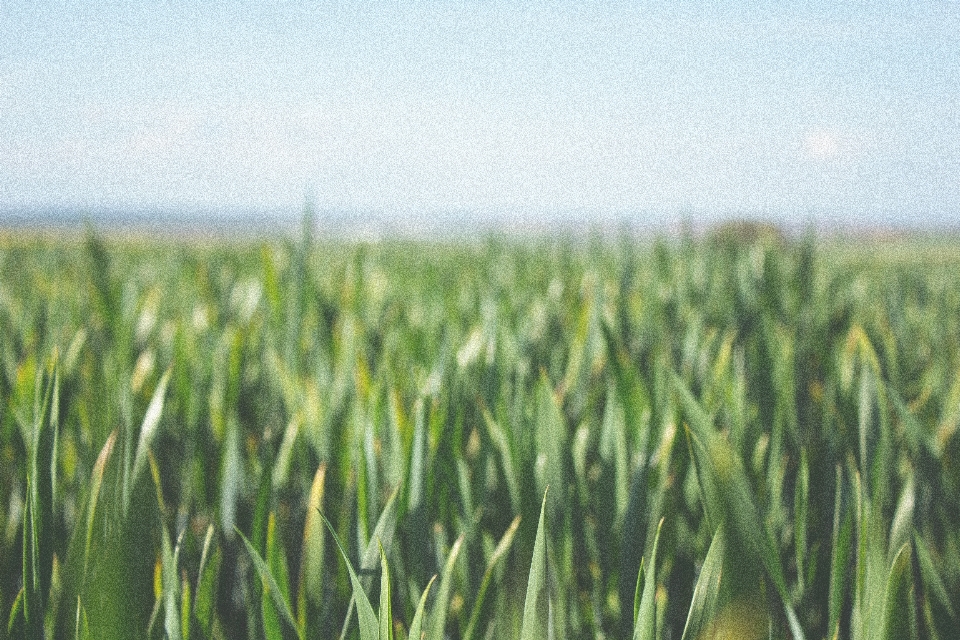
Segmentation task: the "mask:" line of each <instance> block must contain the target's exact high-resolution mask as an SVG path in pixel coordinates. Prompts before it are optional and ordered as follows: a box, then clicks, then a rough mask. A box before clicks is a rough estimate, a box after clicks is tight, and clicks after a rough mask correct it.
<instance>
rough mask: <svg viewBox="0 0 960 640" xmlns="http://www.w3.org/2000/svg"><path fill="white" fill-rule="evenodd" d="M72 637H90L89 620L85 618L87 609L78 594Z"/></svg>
mask: <svg viewBox="0 0 960 640" xmlns="http://www.w3.org/2000/svg"><path fill="white" fill-rule="evenodd" d="M73 637H74V639H75V640H89V639H90V622H89V621H88V620H87V610H86V609H84V608H83V604H82V603H81V602H80V596H77V615H76V618H75V621H74V634H73Z"/></svg>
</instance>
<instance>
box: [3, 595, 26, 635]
mask: <svg viewBox="0 0 960 640" xmlns="http://www.w3.org/2000/svg"><path fill="white" fill-rule="evenodd" d="M23 592H24V589H23V587H20V591H18V592H17V597H16V599H15V600H14V601H13V606H12V607H11V608H10V617H9V618H7V635H8V636H10V637H11V638H22V637H23V636H24V633H25V630H24V628H23V626H24V625H23V623H24V618H23Z"/></svg>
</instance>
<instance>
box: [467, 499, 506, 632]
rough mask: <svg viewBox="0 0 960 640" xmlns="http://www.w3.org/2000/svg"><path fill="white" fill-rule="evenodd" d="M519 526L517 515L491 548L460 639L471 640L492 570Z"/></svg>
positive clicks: (491, 576)
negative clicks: (468, 618) (468, 619)
mask: <svg viewBox="0 0 960 640" xmlns="http://www.w3.org/2000/svg"><path fill="white" fill-rule="evenodd" d="M519 527H520V516H517V517H516V518H514V519H513V522H511V523H510V526H509V527H507V530H506V532H505V533H504V534H503V537H502V538H500V542H498V543H497V547H496V548H495V549H494V550H493V553H492V554H490V559H489V560H488V561H487V568H486V570H485V571H484V572H483V579H482V580H481V581H480V589H479V590H478V591H477V599H476V600H475V601H474V603H473V610H472V611H471V612H470V622H469V623H468V624H467V630H466V631H465V632H464V634H463V639H462V640H471V638H472V637H473V633H474V631H475V630H476V627H477V623H478V622H479V620H480V613H481V612H482V611H483V603H484V601H485V600H486V596H487V589H488V588H489V587H490V581H491V579H492V578H493V571H494V569H495V568H496V566H497V563H498V562H499V561H500V558H502V557H503V556H505V555H506V553H507V551H509V550H510V546H511V545H512V544H513V539H514V537H515V536H516V533H517V529H518V528H519Z"/></svg>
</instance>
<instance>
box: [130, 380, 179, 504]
mask: <svg viewBox="0 0 960 640" xmlns="http://www.w3.org/2000/svg"><path fill="white" fill-rule="evenodd" d="M171 371H172V370H171V369H167V370H166V372H164V374H163V377H161V378H160V382H159V383H158V384H157V388H156V389H155V390H154V392H153V396H152V397H151V398H150V404H149V405H147V411H146V413H145V414H144V416H143V424H142V425H141V426H140V438H139V441H138V442H137V453H136V455H135V456H134V458H133V471H132V472H131V473H130V478H129V482H130V485H128V486H127V487H126V488H125V491H124V496H125V502H128V501H129V500H130V491H131V490H130V486H132V485H133V484H134V483H136V482H137V479H138V478H139V477H140V473H141V472H142V471H143V468H144V465H146V463H147V451H148V450H149V449H150V445H152V444H153V439H154V438H155V437H156V435H157V428H158V427H159V426H160V416H161V414H162V413H163V402H164V398H165V397H166V395H167V385H168V384H169V382H170V373H171Z"/></svg>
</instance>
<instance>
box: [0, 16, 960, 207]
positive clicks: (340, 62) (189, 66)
mask: <svg viewBox="0 0 960 640" xmlns="http://www.w3.org/2000/svg"><path fill="white" fill-rule="evenodd" d="M781 4H785V3H778V2H734V3H724V4H723V5H722V7H723V8H717V6H716V5H719V3H697V2H674V3H670V2H654V3H629V4H613V3H595V4H591V3H581V2H569V3H536V4H533V3H508V2H469V3H440V2H419V3H406V2H402V3H397V2H393V3H371V2H364V3H343V4H336V3H295V2H263V3H237V2H219V3H214V2H208V3H196V4H188V3H184V2H169V3H145V4H139V3H133V2H114V3H94V2H64V1H60V2H58V1H50V2H30V3H21V2H11V1H7V0H0V210H4V209H5V210H8V211H9V210H11V209H17V208H44V207H80V208H84V207H86V208H99V207H107V208H114V209H116V208H134V209H151V208H166V209H170V208H174V209H175V208H181V207H182V208H188V209H197V210H200V209H207V208H216V209H231V208H251V207H252V208H261V207H262V208H271V209H276V208H279V209H289V210H296V209H298V208H299V207H300V206H301V204H302V202H303V199H304V194H305V193H306V192H307V191H308V190H312V192H313V193H314V197H315V201H316V204H317V206H318V207H319V208H321V209H338V208H344V209H350V210H364V211H383V212H386V213H394V212H399V213H404V212H406V213H409V212H433V211H451V210H455V211H461V212H473V211H480V212H488V213H490V212H494V213H495V212H498V211H527V212H530V211H533V212H538V211H571V210H583V211H587V212H596V213H599V214H622V213H632V212H641V213H642V212H660V213H666V214H676V213H685V214H693V215H699V214H704V215H707V214H713V213H719V214H731V213H734V214H736V213H747V214H759V215H773V216H778V215H786V216H791V215H800V216H806V215H810V214H815V215H819V216H836V217H838V218H839V219H844V218H851V217H852V218H856V219H862V220H865V221H869V220H870V219H871V218H872V216H874V215H878V216H883V217H885V218H890V217H891V216H892V217H894V218H898V219H907V220H913V221H920V220H922V219H924V218H925V217H927V216H932V217H934V218H936V219H938V220H939V221H941V222H943V221H960V2H957V1H956V0H954V1H942V2H928V3H908V2H907V3H905V2H893V3H888V4H885V5H880V4H878V3H875V2H863V3H834V2H806V3H799V4H796V6H792V7H789V8H783V7H781V6H780V5H781Z"/></svg>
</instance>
